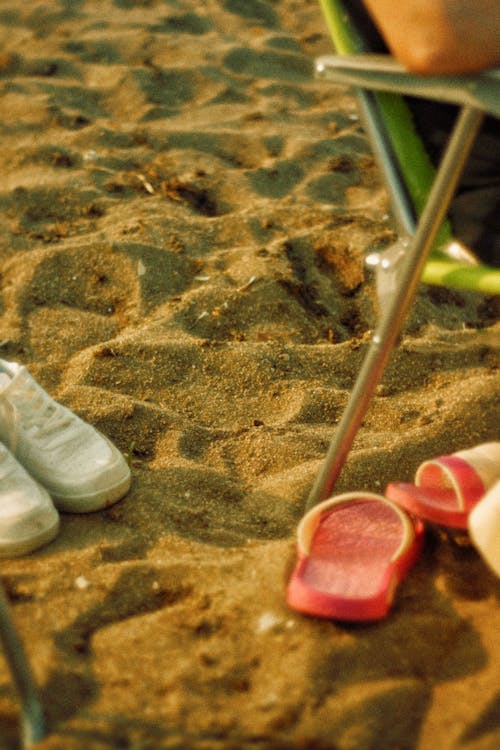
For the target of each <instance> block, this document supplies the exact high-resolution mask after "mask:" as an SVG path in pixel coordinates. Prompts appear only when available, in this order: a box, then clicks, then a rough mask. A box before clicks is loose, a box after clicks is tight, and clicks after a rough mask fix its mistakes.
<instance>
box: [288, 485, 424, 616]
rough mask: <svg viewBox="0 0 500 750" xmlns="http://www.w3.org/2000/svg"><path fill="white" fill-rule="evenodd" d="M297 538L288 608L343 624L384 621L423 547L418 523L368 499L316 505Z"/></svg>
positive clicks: (352, 498) (373, 497) (359, 496)
mask: <svg viewBox="0 0 500 750" xmlns="http://www.w3.org/2000/svg"><path fill="white" fill-rule="evenodd" d="M315 515H316V518H315ZM311 523H312V525H313V526H314V528H313V529H312V530H311V528H310V526H311ZM298 532H299V554H298V562H297V565H296V567H295V570H294V572H293V574H292V576H291V578H290V582H289V585H288V591H287V601H288V604H289V606H290V607H292V608H293V609H296V610H298V611H300V612H302V613H304V614H309V615H313V616H318V617H328V618H331V619H337V620H349V621H364V620H377V619H380V618H382V617H385V616H386V615H387V613H388V611H389V609H390V607H391V605H392V602H393V599H394V595H395V593H396V590H397V587H398V584H399V582H400V581H401V579H402V578H403V577H404V576H405V574H406V572H407V571H408V570H409V568H410V567H411V566H412V565H413V563H414V562H415V560H416V559H417V557H418V554H419V552H420V549H421V546H422V541H423V525H422V524H421V522H420V521H418V520H414V519H411V518H410V517H409V516H407V514H406V513H404V511H402V510H401V509H400V508H399V507H398V506H396V505H394V504H393V503H391V502H390V501H388V500H387V499H386V498H384V497H382V496H379V495H372V494H371V493H366V494H363V493H348V494H346V495H343V496H342V495H341V496H339V497H338V498H333V499H331V500H330V501H326V503H321V504H320V505H319V506H317V508H316V509H313V510H312V511H310V512H309V513H308V514H307V516H305V517H304V519H303V522H302V524H301V525H299V530H298Z"/></svg>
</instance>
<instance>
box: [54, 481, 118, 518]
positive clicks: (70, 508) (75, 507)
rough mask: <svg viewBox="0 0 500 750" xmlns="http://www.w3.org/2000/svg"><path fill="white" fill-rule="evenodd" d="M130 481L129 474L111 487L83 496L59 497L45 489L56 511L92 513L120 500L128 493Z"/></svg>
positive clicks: (59, 495)
mask: <svg viewBox="0 0 500 750" xmlns="http://www.w3.org/2000/svg"><path fill="white" fill-rule="evenodd" d="M131 481H132V477H131V474H130V473H129V474H128V475H127V476H125V477H124V478H123V479H120V481H119V482H117V483H116V484H114V485H113V486H112V487H107V488H106V489H105V490H98V491H97V492H94V493H91V494H85V495H61V494H60V493H58V492H52V491H51V490H50V488H47V489H48V491H49V494H50V496H51V498H52V500H53V501H54V505H55V506H56V508H57V509H58V510H61V511H63V512H65V513H93V512H94V511H96V510H103V509H104V508H108V507H109V506H110V505H113V504H114V503H117V502H118V500H121V499H122V497H124V496H125V495H126V494H127V492H128V491H129V489H130V484H131Z"/></svg>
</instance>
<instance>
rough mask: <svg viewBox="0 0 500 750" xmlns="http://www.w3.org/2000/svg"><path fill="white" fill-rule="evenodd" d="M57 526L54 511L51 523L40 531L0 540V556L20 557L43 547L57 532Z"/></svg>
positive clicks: (58, 521)
mask: <svg viewBox="0 0 500 750" xmlns="http://www.w3.org/2000/svg"><path fill="white" fill-rule="evenodd" d="M54 513H55V511H54ZM59 526H60V520H59V516H58V515H57V513H55V517H54V520H53V522H52V523H51V525H50V526H48V527H47V528H45V529H42V531H40V532H39V533H38V534H36V535H34V536H29V537H26V538H25V539H16V541H15V542H8V541H5V540H3V541H2V540H0V558H1V559H5V558H8V557H20V556H22V555H28V554H29V553H30V552H34V551H35V550H37V549H39V548H40V547H43V546H45V545H46V544H48V543H49V542H51V541H52V540H53V539H54V538H55V537H56V536H57V534H58V532H59Z"/></svg>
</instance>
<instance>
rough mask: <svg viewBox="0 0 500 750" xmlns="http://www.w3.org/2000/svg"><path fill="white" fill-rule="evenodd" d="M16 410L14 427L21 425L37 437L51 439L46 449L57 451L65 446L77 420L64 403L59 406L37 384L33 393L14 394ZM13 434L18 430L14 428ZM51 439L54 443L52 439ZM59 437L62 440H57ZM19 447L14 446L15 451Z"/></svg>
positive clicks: (32, 388)
mask: <svg viewBox="0 0 500 750" xmlns="http://www.w3.org/2000/svg"><path fill="white" fill-rule="evenodd" d="M11 399H12V402H13V404H14V406H15V409H14V415H13V418H14V422H15V424H14V427H18V426H19V425H20V426H21V427H22V428H23V429H25V430H27V431H29V432H31V433H32V435H33V436H34V437H37V438H48V442H47V447H48V448H57V447H58V446H59V445H61V444H62V443H66V442H67V440H68V438H69V437H70V433H69V432H68V431H69V430H71V428H72V427H76V425H77V421H78V420H77V418H76V417H75V415H74V414H72V413H71V412H70V411H69V410H68V409H66V408H65V407H64V406H62V405H61V404H58V403H56V402H55V401H53V399H51V398H50V396H49V395H48V394H47V393H45V391H43V390H42V389H41V388H40V387H38V386H37V384H36V383H34V384H33V386H32V387H31V389H30V390H25V391H23V392H22V393H20V394H12V395H11ZM14 434H15V435H17V434H18V430H17V429H14ZM51 437H52V440H51V439H50V438H51ZM57 438H59V439H57ZM16 447H17V446H12V450H13V452H15V450H16Z"/></svg>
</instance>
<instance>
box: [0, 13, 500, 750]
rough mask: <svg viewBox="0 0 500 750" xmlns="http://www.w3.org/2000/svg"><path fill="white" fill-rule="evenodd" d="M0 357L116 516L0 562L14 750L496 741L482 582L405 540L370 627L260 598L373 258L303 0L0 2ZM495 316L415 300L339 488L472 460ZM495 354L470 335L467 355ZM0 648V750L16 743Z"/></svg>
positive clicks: (357, 323)
mask: <svg viewBox="0 0 500 750" xmlns="http://www.w3.org/2000/svg"><path fill="white" fill-rule="evenodd" d="M0 38H1V46H0V87H1V93H2V95H1V97H0V133H1V139H0V143H1V148H0V169H1V175H2V182H1V186H0V207H1V217H2V220H1V222H0V261H1V276H0V282H1V289H0V292H1V294H0V356H1V357H3V358H5V359H10V360H15V361H18V362H22V363H24V364H26V365H27V366H28V367H29V369H30V371H31V372H32V373H33V375H35V376H36V377H37V378H38V380H39V381H40V383H41V384H42V385H43V386H44V387H45V388H46V389H47V390H48V391H49V392H50V393H51V395H53V396H54V397H56V398H57V399H58V400H59V401H61V402H62V403H64V404H65V405H67V406H69V407H70V408H71V409H73V410H74V411H75V412H77V413H78V414H79V415H80V416H82V417H83V418H85V419H86V420H88V421H89V422H90V423H92V424H94V425H95V426H97V427H98V428H99V429H100V430H101V431H102V432H104V433H105V434H106V435H108V436H109V437H110V438H111V439H112V440H113V441H114V442H115V443H116V444H117V445H118V446H119V447H120V448H121V450H122V451H123V452H124V453H125V454H127V456H128V458H129V461H130V463H131V466H132V471H133V484H132V488H131V491H130V493H129V494H128V496H127V497H126V498H125V499H124V500H123V501H122V502H120V503H118V504H117V505H115V506H113V507H112V508H110V509H108V510H106V511H103V512H99V513H95V514H90V515H86V516H83V515H82V516H70V515H64V516H63V517H62V523H61V531H60V534H59V536H58V537H57V539H56V540H55V541H54V542H53V543H52V544H50V545H49V546H48V547H46V548H45V549H43V550H40V551H38V552H36V553H35V554H33V555H31V556H28V557H26V558H19V559H14V560H5V561H2V562H1V564H0V571H1V580H2V581H3V583H4V585H5V588H6V591H7V593H8V596H9V599H10V602H11V605H12V614H13V617H14V619H15V622H16V624H17V626H18V628H19V632H20V634H21V636H22V638H23V641H24V643H25V645H26V650H27V652H28V655H29V658H30V661H31V664H32V667H33V671H34V673H35V675H36V678H37V681H38V684H39V685H40V689H41V695H42V700H43V704H44V707H45V709H46V712H47V717H48V722H49V729H50V736H49V737H48V738H47V739H46V740H44V741H43V742H42V743H40V745H39V747H40V748H43V750H49V749H50V750H56V749H57V750H108V749H109V748H125V749H127V748H128V749H129V750H164V749H165V750H166V749H167V748H176V749H178V750H183V749H186V750H191V749H193V750H239V749H242V750H246V749H247V748H255V749H257V750H258V749H261V748H262V749H265V750H268V749H269V750H271V749H272V748H276V750H280V749H283V750H284V749H288V748H290V749H292V748H294V749H297V750H306V749H309V748H310V749H311V750H413V749H414V748H415V749H418V750H435V749H436V748H439V750H447V749H449V748H453V749H455V748H456V749H457V750H493V749H494V748H498V747H500V693H499V674H500V637H499V632H500V612H499V607H498V602H499V596H500V583H499V581H498V579H495V578H494V576H493V574H492V573H490V572H489V571H488V570H487V568H486V566H485V565H484V563H483V562H482V561H481V559H480V558H479V557H478V555H477V554H476V552H475V551H474V550H473V549H472V548H471V547H470V546H469V545H468V544H467V543H466V540H464V539H456V538H455V539H454V538H450V537H448V536H446V535H444V534H442V533H438V532H437V531H431V532H430V533H429V534H428V537H427V542H426V545H425V549H424V552H423V554H422V557H421V559H420V560H419V562H418V563H417V565H416V566H415V567H414V568H413V569H412V571H411V572H410V574H409V576H408V577H407V579H406V580H405V581H404V583H403V584H402V585H401V586H400V588H399V589H398V593H397V597H396V601H395V603H394V606H393V609H392V611H391V613H390V615H389V617H388V618H387V619H386V620H385V621H383V622H379V623H374V624H369V625H362V626H361V625H349V624H337V623H334V622H329V621H320V620H317V619H313V618H307V617H303V616H300V615H299V614H297V613H295V612H293V611H290V610H289V609H288V608H287V606H286V603H285V587H286V581H287V578H288V575H289V572H290V568H291V566H292V565H293V562H294V557H295V552H294V543H295V542H294V534H295V529H296V526H297V522H298V521H299V519H300V517H301V515H302V511H303V506H304V502H305V499H306V497H307V493H308V490H309V488H310V486H311V483H312V481H313V479H314V477H315V476H316V474H317V472H318V470H319V469H320V467H321V465H322V460H323V458H324V455H325V452H326V450H327V448H328V444H329V442H330V440H331V438H332V435H333V432H334V429H335V424H336V423H337V422H338V419H339V417H340V415H341V413H342V409H343V408H344V406H345V404H346V401H347V398H348V394H349V391H350V389H351V387H352V385H353V382H354V378H355V376H356V374H357V372H358V370H359V366H360V363H361V361H362V358H363V356H364V354H365V352H366V347H367V344H368V341H369V339H370V336H371V334H372V332H373V328H374V324H375V322H376V315H377V307H376V299H375V294H374V286H373V279H372V278H371V276H370V274H369V272H368V271H367V270H366V268H365V265H364V262H363V258H364V256H365V255H366V253H367V252H370V251H373V250H377V249H380V248H382V247H384V246H385V245H387V244H388V243H389V242H390V241H391V239H393V238H394V234H393V228H392V224H391V220H390V218H389V217H388V205H387V199H386V195H385V192H384V189H383V187H382V184H381V181H380V177H379V174H378V171H377V168H376V166H375V164H374V162H373V158H372V155H371V151H370V147H369V144H368V142H367V140H366V138H365V136H364V134H363V131H362V129H361V127H360V123H359V119H358V116H357V110H356V102H355V99H354V98H353V96H352V93H351V92H349V91H348V90H346V89H344V88H342V87H337V86H327V85H325V84H324V83H320V82H317V81H314V80H313V77H312V60H313V59H314V57H315V56H317V55H319V54H322V53H328V52H331V49H332V48H331V44H330V41H329V38H328V36H327V33H326V26H325V23H324V21H323V17H322V15H321V11H320V8H319V5H318V3H317V2H313V0H300V1H299V0H282V1H280V2H278V1H274V2H271V1H269V2H265V1H264V0H218V1H216V0H207V2H206V3H195V2H192V0H165V1H161V0H142V2H141V1H140V0H138V1H137V2H134V1H133V0H114V2H113V1H112V0H99V1H97V0H95V1H92V0H59V2H57V1H56V0H52V1H49V0H47V1H46V2H41V3H38V2H36V3H21V2H17V3H14V2H12V1H11V0H2V1H1V2H0ZM496 302H497V301H496V300H493V299H492V298H487V297H484V296H479V295H475V294H472V293H462V292H456V291H451V290H445V289H438V288H431V287H428V286H424V285H422V286H421V288H420V290H419V293H418V298H417V300H416V301H415V304H414V306H413V308H412V313H411V316H410V319H409V321H408V324H407V327H406V330H405V333H404V335H403V337H402V340H401V344H400V346H399V348H398V350H397V352H396V353H395V354H394V356H393V358H392V359H391V363H390V366H389V368H388V370H387V373H386V375H385V377H384V381H383V384H382V385H380V386H379V388H378V389H377V396H376V398H375V399H374V401H373V405H372V407H371V408H370V411H369V413H368V415H367V416H366V419H365V421H364V423H363V427H362V429H361V430H360V432H359V434H358V436H357V438H356V441H355V444H354V446H353V450H352V452H351V453H350V455H349V460H348V463H347V465H346V467H345V469H344V471H343V473H342V475H341V478H340V480H339V482H338V485H337V487H336V491H337V490H338V491H341V490H355V489H368V490H371V491H375V492H377V491H383V489H384V486H385V484H386V483H387V482H388V481H391V480H410V479H411V478H412V476H413V474H414V471H415V469H416V467H417V466H418V464H419V463H420V462H421V461H422V460H424V459H426V458H429V457H432V456H435V455H439V454H443V453H449V452H452V451H454V450H458V449H461V448H465V447H470V446H472V445H475V444H477V443H479V442H483V441H486V440H493V439H498V438H499V433H498V421H499V409H498V396H499V391H500V381H499V377H498V371H497V370H496V369H495V366H496V365H497V364H498V334H499V326H498V305H497V304H496ZM495 336H496V338H495ZM17 715H18V708H17V702H16V696H15V692H14V688H13V686H12V682H11V679H10V675H9V672H8V670H7V666H6V664H5V663H4V661H3V659H2V657H1V655H0V750H13V748H15V747H16V746H17V743H16V736H17Z"/></svg>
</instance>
